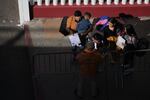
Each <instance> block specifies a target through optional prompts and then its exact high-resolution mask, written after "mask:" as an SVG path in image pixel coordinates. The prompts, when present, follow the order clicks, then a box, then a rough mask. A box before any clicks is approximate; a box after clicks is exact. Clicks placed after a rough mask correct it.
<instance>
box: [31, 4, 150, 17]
mask: <svg viewBox="0 0 150 100" xmlns="http://www.w3.org/2000/svg"><path fill="white" fill-rule="evenodd" d="M77 9H79V10H81V11H82V12H83V13H84V12H86V11H89V12H91V13H92V14H93V15H94V16H95V17H99V16H104V15H107V16H117V15H118V13H126V14H132V15H134V16H150V4H148V5H146V4H141V5H137V4H134V5H129V4H126V5H122V4H119V5H114V4H111V5H106V4H104V5H102V6H101V5H95V6H92V5H88V6H84V5H81V6H77V5H73V6H68V5H65V6H61V5H58V6H52V5H49V6H45V5H44V4H43V5H42V6H37V5H35V6H34V7H33V13H34V18H38V17H43V18H52V17H63V16H71V15H72V14H73V12H74V11H75V10H77Z"/></svg>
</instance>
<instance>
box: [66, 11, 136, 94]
mask: <svg viewBox="0 0 150 100" xmlns="http://www.w3.org/2000/svg"><path fill="white" fill-rule="evenodd" d="M91 17H92V14H91V13H90V12H85V13H84V15H82V13H81V11H79V10H76V11H75V12H74V15H73V16H70V17H68V18H67V20H66V27H65V29H66V31H65V32H66V33H67V35H72V34H75V33H77V34H78V35H79V38H80V40H81V47H79V48H80V52H79V53H78V54H77V55H75V59H76V60H77V61H78V62H79V64H80V82H79V84H78V87H77V89H76V91H75V94H76V95H77V96H79V97H83V87H84V85H83V84H84V80H90V81H89V82H90V84H91V90H92V92H91V93H92V97H96V96H97V94H98V91H97V86H96V81H95V80H96V79H95V77H96V67H97V66H98V64H99V63H101V62H102V60H103V57H104V56H103V54H105V53H107V52H109V53H110V54H111V58H112V59H111V63H117V60H116V58H117V56H116V55H118V54H120V53H123V54H124V56H123V62H122V64H123V66H128V67H133V65H132V63H133V57H134V53H132V52H131V53H130V52H129V53H127V52H128V51H133V50H135V48H136V44H137V35H136V32H135V30H134V27H133V26H132V25H131V24H126V25H125V24H123V23H121V21H119V20H117V18H115V17H109V16H101V17H100V18H97V19H94V20H93V22H92V23H91V21H90V19H91ZM66 33H65V34H66ZM118 37H121V38H122V39H123V40H124V41H125V42H122V44H121V45H122V46H123V47H119V46H118V45H117V41H118Z"/></svg>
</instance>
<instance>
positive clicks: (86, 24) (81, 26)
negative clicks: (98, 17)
mask: <svg viewBox="0 0 150 100" xmlns="http://www.w3.org/2000/svg"><path fill="white" fill-rule="evenodd" d="M90 26H91V22H90V21H89V20H85V19H82V20H81V21H80V22H79V23H78V25H77V32H78V33H79V34H80V33H83V32H85V31H87V29H88V28H90Z"/></svg>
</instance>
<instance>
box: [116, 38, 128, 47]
mask: <svg viewBox="0 0 150 100" xmlns="http://www.w3.org/2000/svg"><path fill="white" fill-rule="evenodd" d="M125 42H126V40H125V39H124V38H122V37H121V36H118V38H117V42H116V45H117V46H118V47H120V48H121V49H124V46H125Z"/></svg>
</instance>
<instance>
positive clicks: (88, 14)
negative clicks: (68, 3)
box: [84, 12, 92, 17]
mask: <svg viewBox="0 0 150 100" xmlns="http://www.w3.org/2000/svg"><path fill="white" fill-rule="evenodd" d="M84 15H87V16H89V17H91V16H92V15H91V13H90V12H85V13H84Z"/></svg>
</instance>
